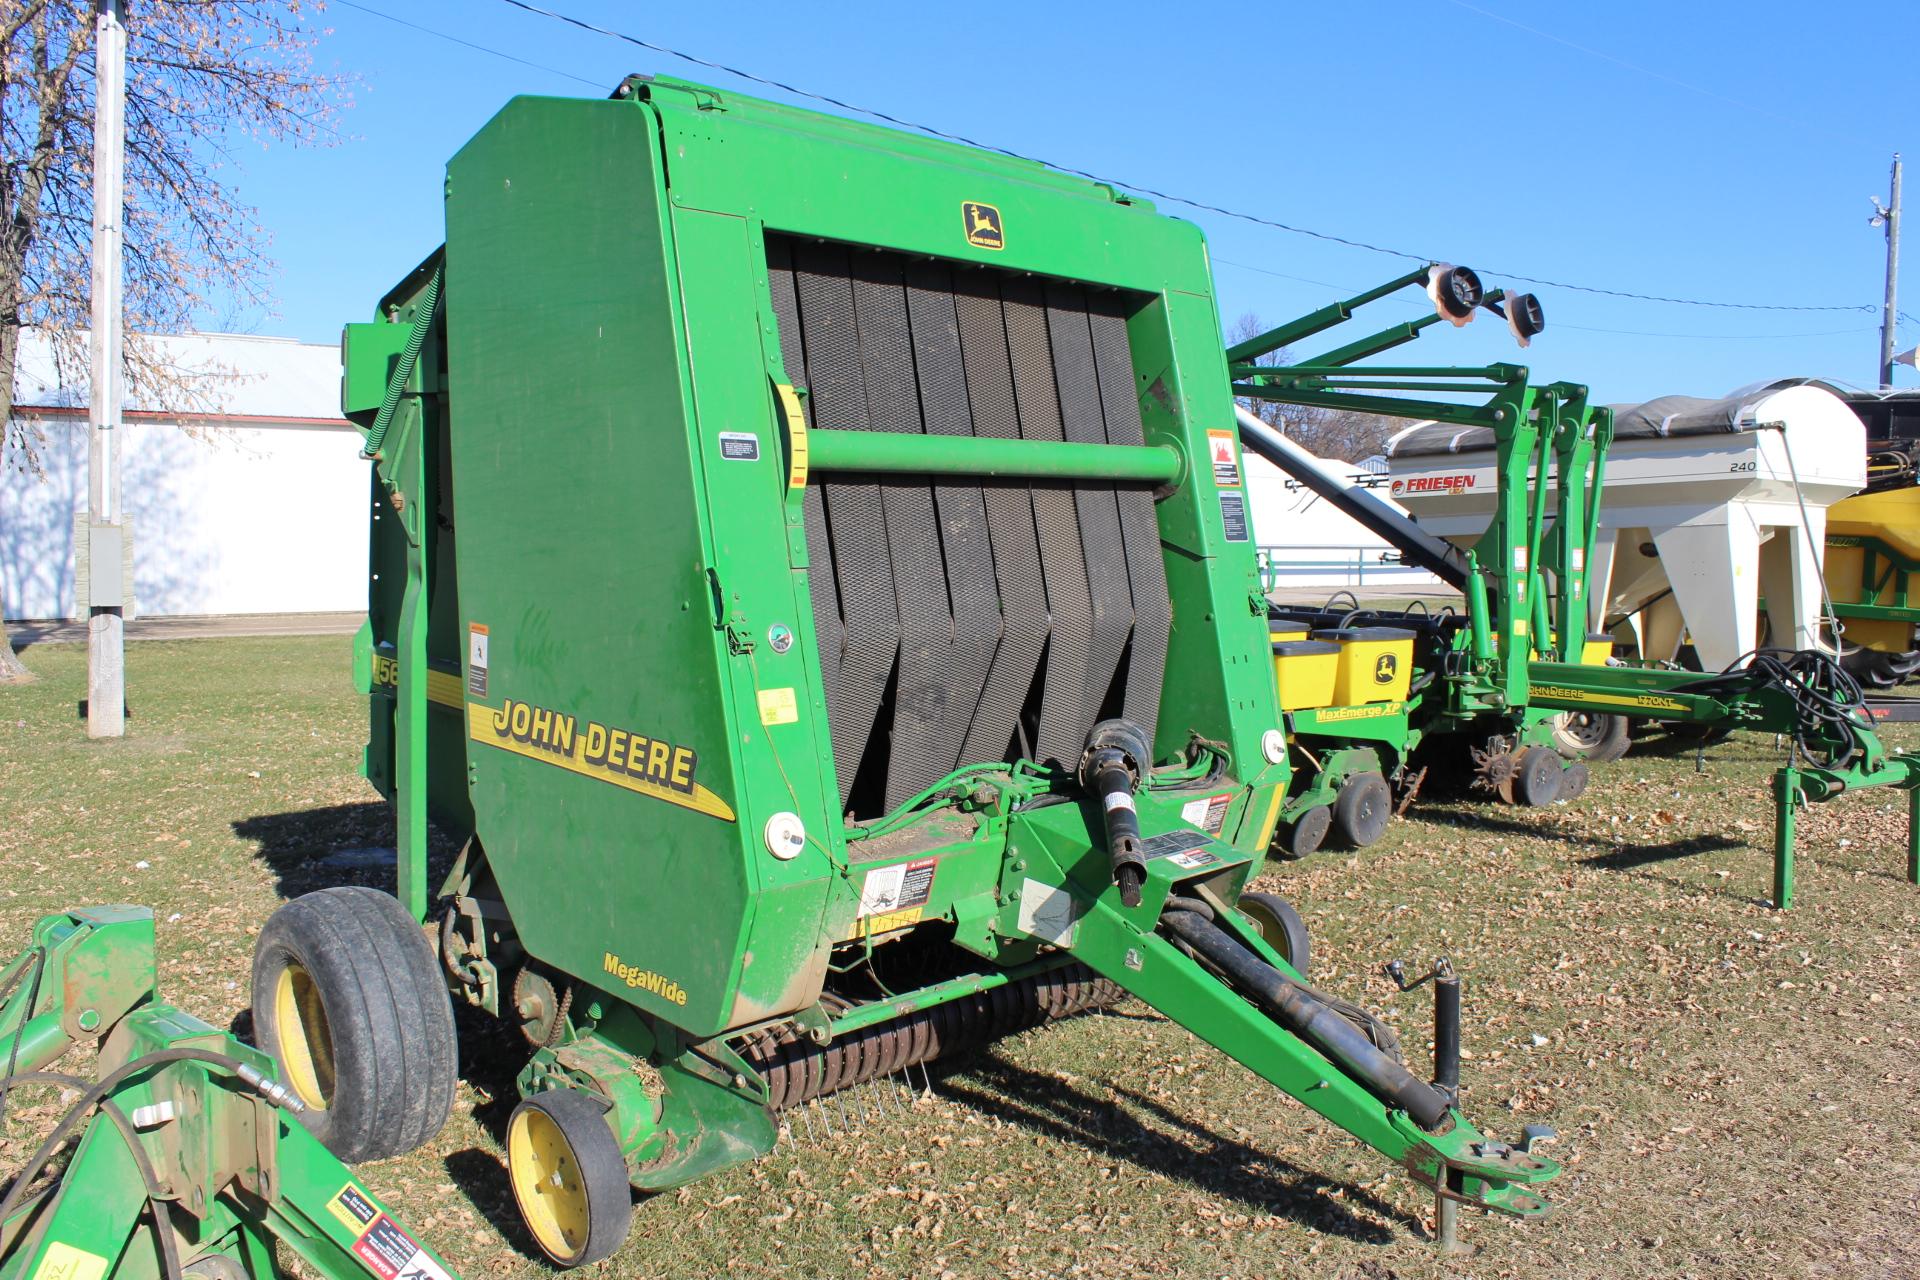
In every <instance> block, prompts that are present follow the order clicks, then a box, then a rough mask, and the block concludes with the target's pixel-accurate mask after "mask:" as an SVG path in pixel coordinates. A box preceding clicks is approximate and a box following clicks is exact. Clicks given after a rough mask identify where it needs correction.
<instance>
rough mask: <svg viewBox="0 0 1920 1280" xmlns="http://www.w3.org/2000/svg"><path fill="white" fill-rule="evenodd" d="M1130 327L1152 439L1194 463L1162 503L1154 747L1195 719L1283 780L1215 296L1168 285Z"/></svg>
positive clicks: (1259, 780) (1260, 780)
mask: <svg viewBox="0 0 1920 1280" xmlns="http://www.w3.org/2000/svg"><path fill="white" fill-rule="evenodd" d="M1127 332H1128V338H1129V340H1130V343H1131V346H1132V349H1133V360H1134V368H1135V369H1136V371H1137V374H1136V380H1137V381H1138V383H1139V385H1140V387H1141V391H1142V394H1141V398H1140V409H1141V417H1142V420H1143V424H1144V428H1145V432H1146V439H1147V443H1149V444H1159V443H1177V444H1178V445H1179V446H1180V448H1181V449H1182V450H1183V451H1184V452H1185V454H1186V457H1187V465H1188V474H1187V476H1186V478H1185V481H1184V483H1182V484H1181V485H1180V487H1179V488H1178V489H1176V490H1175V491H1174V492H1173V493H1172V494H1171V495H1169V496H1168V497H1166V498H1164V499H1162V500H1161V501H1160V502H1159V503H1158V505H1157V508H1156V511H1157V514H1158V515H1159V519H1160V538H1161V543H1162V545H1163V546H1164V547H1165V549H1166V552H1167V555H1166V557H1165V563H1166V569H1167V596H1168V599H1169V601H1170V602H1171V604H1172V610H1173V616H1172V629H1171V632H1170V635H1169V637H1168V646H1167V675H1166V681H1165V683H1164V686H1163V692H1162V703H1161V711H1160V725H1159V730H1158V733H1159V736H1158V739H1157V741H1156V743H1155V749H1156V750H1157V751H1158V752H1161V753H1165V752H1166V751H1167V750H1168V749H1169V748H1172V747H1178V746H1180V745H1183V744H1182V743H1181V742H1178V741H1170V740H1169V736H1170V735H1173V734H1180V733H1184V732H1185V731H1186V730H1188V729H1192V730H1194V731H1197V732H1199V733H1201V734H1204V735H1205V736H1207V737H1209V738H1212V739H1214V740H1216V741H1219V742H1224V743H1226V744H1227V745H1228V747H1229V748H1230V749H1231V750H1232V752H1233V758H1234V763H1235V765H1236V772H1237V773H1238V774H1239V776H1240V777H1241V779H1242V780H1244V781H1248V782H1252V783H1255V784H1257V785H1264V784H1266V783H1284V782H1285V780H1286V778H1287V776H1288V775H1287V772H1286V765H1285V762H1284V760H1283V761H1282V762H1281V763H1280V764H1277V765H1272V766H1268V765H1267V764H1266V763H1265V760H1264V758H1263V756H1262V754H1261V735H1262V734H1263V733H1265V732H1266V730H1268V729H1270V728H1278V727H1279V725H1280V708H1279V702H1278V696H1279V695H1278V694H1277V692H1276V691H1275V688H1274V683H1273V679H1272V666H1271V659H1270V653H1269V646H1268V644H1267V616H1266V595H1265V593H1264V592H1263V591H1262V590H1261V586H1260V572H1259V564H1258V562H1257V560H1256V558H1255V556H1254V553H1253V543H1252V533H1251V527H1250V525H1249V524H1248V522H1247V517H1246V506H1245V502H1246V496H1245V495H1246V489H1245V486H1244V481H1245V478H1246V471H1245V466H1244V464H1243V462H1242V461H1241V459H1240V455H1239V452H1238V441H1237V438H1235V434H1234V433H1235V428H1234V420H1233V402H1232V398H1231V396H1230V395H1228V394H1227V391H1226V388H1227V386H1228V383H1227V372H1226V367H1225V359H1224V356H1223V355H1222V354H1221V350H1220V342H1219V339H1218V337H1217V334H1218V332H1219V321H1218V317H1217V313H1216V311H1215V308H1214V304H1213V299H1212V298H1211V297H1210V296H1196V295H1194V294H1189V293H1180V292H1169V293H1167V294H1165V295H1163V296H1162V297H1161V298H1160V299H1159V300H1157V301H1156V302H1155V304H1154V305H1152V306H1150V307H1147V308H1145V309H1143V310H1142V311H1140V312H1138V313H1137V314H1135V315H1134V316H1132V317H1131V318H1130V319H1129V321H1128V325H1127ZM1210 334H1211V335H1215V336H1212V337H1209V336H1208V335H1210ZM1208 430H1213V431H1216V432H1226V433H1229V444H1230V445H1231V446H1232V447H1233V449H1234V453H1233V458H1234V464H1233V471H1234V475H1233V477H1232V478H1233V479H1236V480H1238V481H1240V482H1241V483H1239V484H1237V485H1235V484H1228V483H1224V481H1226V480H1227V479H1228V478H1229V477H1228V476H1227V474H1226V472H1225V471H1224V470H1223V471H1215V470H1214V468H1213V467H1212V466H1211V465H1210V462H1209V459H1210V447H1211V446H1210V442H1209V439H1208V435H1207V432H1208ZM1236 503H1237V504H1238V508H1237V510H1238V514H1239V516H1240V519H1239V520H1238V522H1237V525H1236V527H1234V528H1231V529H1230V528H1229V525H1228V517H1229V515H1230V514H1233V513H1234V512H1235V509H1236V507H1235V504H1236ZM1262 770H1265V772H1264V773H1263V772H1262ZM1252 834H1253V833H1252V832H1251V831H1246V832H1243V833H1242V835H1243V838H1244V837H1247V836H1251V835H1252Z"/></svg>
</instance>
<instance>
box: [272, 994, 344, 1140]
mask: <svg viewBox="0 0 1920 1280" xmlns="http://www.w3.org/2000/svg"><path fill="white" fill-rule="evenodd" d="M273 1023H274V1029H275V1031H277V1032H278V1033H279V1039H280V1066H281V1069H282V1070H284V1071H285V1072H286V1073H287V1083H288V1084H289V1085H290V1086H292V1088H293V1091H294V1092H295V1093H297V1094H299V1095H300V1101H302V1102H304V1103H306V1104H307V1106H308V1107H309V1108H310V1109H312V1110H314V1111H325V1110H326V1109H327V1104H328V1103H329V1102H331V1101H332V1100H333V1033H332V1032H331V1031H330V1030H329V1029H328V1027H327V1011H326V1009H325V1008H324V1007H323V1006H322V1005H321V1003H320V989H319V988H318V987H316V986H315V985H314V983H313V975H312V974H310V973H308V972H307V971H306V970H305V969H304V968H302V967H301V966H299V965H297V964H295V963H293V962H292V961H291V960H290V961H288V962H287V967H286V968H284V969H282V970H281V971H280V978H279V980H278V981H277V982H275V983H274V987H273Z"/></svg>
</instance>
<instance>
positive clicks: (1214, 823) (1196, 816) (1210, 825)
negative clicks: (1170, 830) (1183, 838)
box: [1180, 791, 1233, 836]
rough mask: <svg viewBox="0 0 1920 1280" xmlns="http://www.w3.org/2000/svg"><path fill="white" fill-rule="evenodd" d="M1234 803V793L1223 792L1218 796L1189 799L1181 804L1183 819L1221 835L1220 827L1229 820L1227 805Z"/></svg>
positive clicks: (1203, 829)
mask: <svg viewBox="0 0 1920 1280" xmlns="http://www.w3.org/2000/svg"><path fill="white" fill-rule="evenodd" d="M1232 803H1233V793H1232V792H1230V791H1227V792H1222V793H1221V794H1219V795H1217V796H1202V797H1200V799H1198V800H1189V801H1187V802H1186V803H1185V804H1183V805H1181V806H1180V817H1181V818H1182V820H1184V821H1187V822H1191V823H1192V824H1193V825H1194V826H1196V827H1199V828H1200V829H1201V830H1202V831H1205V832H1208V833H1209V834H1211V835H1216V836H1217V835H1219V834H1220V827H1221V825H1222V824H1223V823H1225V822H1226V820H1227V806H1228V805H1230V804H1232Z"/></svg>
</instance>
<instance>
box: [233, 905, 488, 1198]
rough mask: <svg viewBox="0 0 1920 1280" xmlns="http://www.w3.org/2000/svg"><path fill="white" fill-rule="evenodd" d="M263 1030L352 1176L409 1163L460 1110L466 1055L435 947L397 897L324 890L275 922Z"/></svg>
mask: <svg viewBox="0 0 1920 1280" xmlns="http://www.w3.org/2000/svg"><path fill="white" fill-rule="evenodd" d="M253 1027H254V1038H255V1041H256V1043H257V1044H258V1045H259V1047H260V1048H261V1049H262V1050H264V1051H265V1052H266V1053H267V1054H269V1055H270V1056H271V1057H272V1058H273V1060H274V1062H275V1064H276V1065H277V1066H278V1068H279V1073H280V1077H281V1079H282V1080H284V1081H286V1083H287V1084H288V1085H289V1086H290V1087H292V1088H293V1090H294V1092H295V1093H297V1094H299V1095H300V1097H301V1100H302V1101H303V1102H305V1103H306V1104H307V1109H306V1111H304V1112H303V1113H301V1115H300V1120H301V1122H302V1123H304V1124H305V1125H306V1127H307V1128H308V1129H309V1130H310V1131H312V1133H313V1135H314V1136H315V1137H317V1138H319V1139H320V1141H321V1143H322V1144H323V1145H325V1146H326V1148H327V1149H328V1150H329V1151H331V1152H333V1154H334V1155H336V1156H338V1157H339V1158H340V1159H342V1160H344V1161H346V1162H348V1163H349V1164H357V1163H359V1162H361V1161H364V1160H382V1159H386V1158H388V1157H390V1156H397V1155H403V1154H405V1153H406V1152H409V1151H412V1150H413V1149H415V1148H416V1147H418V1146H420V1145H421V1144H423V1143H425V1142H427V1141H429V1140H430V1139H432V1138H433V1136H434V1135H435V1134H437V1133H439V1132H440V1130H441V1128H442V1126H444V1125H445V1124H446V1122H447V1115H448V1113H449V1112H450V1111H451V1110H452V1109H453V1096H454V1089H455V1085H456V1082H457V1079H458V1075H459V1067H460V1051H459V1043H458V1040H457V1039H456V1037H455V1034H454V1027H453V1004H452V1002H451V1001H450V1000H448V998H447V987H446V980H445V978H444V977H442V975H441V972H440V963H439V959H438V957H436V956H435V954H434V948H433V944H432V943H430V942H429V941H428V940H427V935H426V933H425V932H424V931H423V930H422V929H421V927H420V925H419V923H418V922H417V921H415V920H414V919H413V917H412V916H410V915H408V914H407V911H406V909H405V908H404V907H402V906H401V905H400V902H399V899H397V898H395V897H394V896H393V895H392V894H390V893H382V892H380V891H379V890H377V889H368V888H362V887H339V888H332V889H321V890H319V891H317V892H314V893H309V894H306V895H304V896H302V897H299V898H295V899H294V900H293V901H292V902H288V903H285V904H283V905H282V906H281V907H280V909H279V910H278V911H275V912H274V913H273V915H271V916H270V917H268V919H267V923H266V924H265V925H264V926H263V927H262V928H261V930H260V937H259V939H258V941H257V942H256V943H255V944H254V952H253Z"/></svg>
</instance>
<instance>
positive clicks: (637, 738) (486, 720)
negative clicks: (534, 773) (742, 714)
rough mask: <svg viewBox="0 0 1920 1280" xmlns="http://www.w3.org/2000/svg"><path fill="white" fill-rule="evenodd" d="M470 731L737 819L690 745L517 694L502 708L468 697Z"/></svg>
mask: <svg viewBox="0 0 1920 1280" xmlns="http://www.w3.org/2000/svg"><path fill="white" fill-rule="evenodd" d="M523 713H525V714H523ZM467 736H468V737H470V738H472V739H473V740H474V741H475V742H480V743H485V744H486V745H487V746H489V747H498V748H500V750H502V751H511V752H512V753H513V754H514V755H517V756H525V757H526V758H527V759H529V760H538V761H540V762H541V763H542V764H550V765H553V766H554V767H555V768H559V769H565V770H566V771H567V772H568V773H577V774H579V775H580V776H581V777H583V778H597V779H598V780H600V781H601V782H608V783H612V784H613V785H614V786H616V787H621V788H624V789H625V790H628V791H633V792H637V793H639V794H640V795H643V796H651V797H652V798H653V799H655V800H665V801H666V802H667V803H668V804H676V805H679V806H680V807H681V808H682V809H691V810H693V811H694V812H695V813H704V814H707V815H708V816H709V817H714V818H719V819H720V820H721V821H723V822H732V821H733V820H734V815H733V810H732V808H730V807H729V806H728V804H727V802H726V801H724V800H722V799H721V798H720V797H719V796H717V795H715V794H714V793H713V792H711V791H709V790H708V789H707V788H705V787H703V786H701V785H700V784H699V783H697V782H695V781H694V780H693V772H694V770H695V768H696V767H697V764H698V762H697V759H696V757H695V756H694V753H693V750H692V749H691V748H689V747H677V746H674V745H673V744H672V743H668V742H663V741H661V740H659V739H657V738H649V737H647V736H646V735H645V734H639V733H632V732H629V731H627V730H624V729H610V728H608V727H607V726H606V725H603V724H600V723H599V722H598V721H592V720H589V721H587V722H586V724H584V725H581V724H579V723H578V720H577V718H576V717H574V716H570V715H563V714H559V713H555V712H552V711H549V710H547V709H546V708H541V707H530V706H529V704H527V703H524V702H515V701H513V700H512V699H508V701H507V702H506V703H505V704H504V705H503V706H500V707H497V708H496V707H489V706H485V705H483V704H481V703H478V702H470V703H468V704H467Z"/></svg>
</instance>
